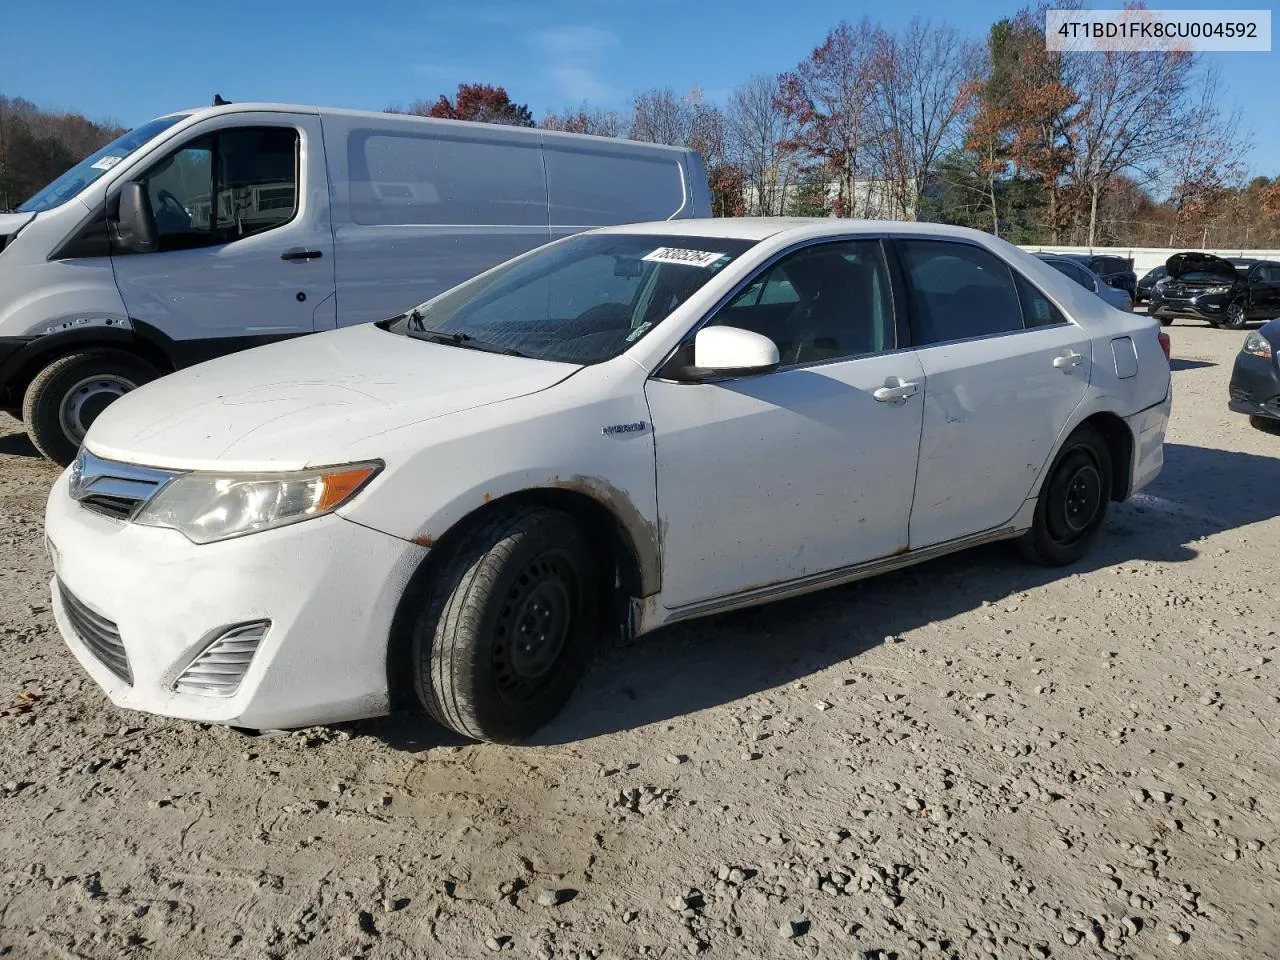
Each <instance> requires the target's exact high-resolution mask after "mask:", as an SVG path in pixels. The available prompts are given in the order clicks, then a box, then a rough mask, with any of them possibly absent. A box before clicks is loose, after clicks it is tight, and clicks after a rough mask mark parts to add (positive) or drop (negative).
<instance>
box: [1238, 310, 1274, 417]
mask: <svg viewBox="0 0 1280 960" xmlns="http://www.w3.org/2000/svg"><path fill="white" fill-rule="evenodd" d="M1229 390H1230V393H1229V399H1228V401H1227V406H1228V407H1230V408H1231V409H1232V410H1234V411H1235V412H1236V413H1247V414H1248V415H1249V422H1250V423H1251V424H1253V425H1254V426H1255V427H1257V428H1258V429H1259V430H1265V431H1267V432H1268V433H1280V320H1272V321H1271V322H1269V323H1265V324H1263V325H1262V327H1260V328H1259V329H1257V330H1251V331H1249V335H1248V336H1246V337H1245V338H1244V345H1243V346H1242V347H1241V348H1240V353H1239V354H1237V355H1236V365H1235V368H1234V369H1233V370H1232V371H1231V386H1230V388H1229Z"/></svg>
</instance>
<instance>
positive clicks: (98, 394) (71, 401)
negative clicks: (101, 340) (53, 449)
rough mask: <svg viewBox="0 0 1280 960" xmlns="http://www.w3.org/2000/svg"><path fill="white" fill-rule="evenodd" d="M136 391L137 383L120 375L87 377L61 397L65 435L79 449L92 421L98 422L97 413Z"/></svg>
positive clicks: (60, 408)
mask: <svg viewBox="0 0 1280 960" xmlns="http://www.w3.org/2000/svg"><path fill="white" fill-rule="evenodd" d="M137 388H138V385H137V384H136V383H134V382H133V381H131V380H129V379H127V378H126V377H122V376H120V375H119V374H103V375H100V376H96V377H85V378H84V379H83V380H81V381H80V382H79V383H77V384H75V385H74V386H72V387H71V389H70V390H68V391H67V393H66V395H65V396H64V397H63V398H62V403H61V405H60V406H59V410H58V419H59V421H60V422H61V424H62V432H63V433H64V434H66V436H67V439H68V440H70V441H71V442H72V443H74V444H76V446H79V445H80V441H82V440H83V439H84V435H85V434H86V433H88V432H89V427H91V426H92V425H93V421H94V420H96V419H98V414H100V413H102V411H103V410H105V409H107V406H108V405H110V404H111V403H112V402H113V401H115V400H119V399H120V398H121V397H123V396H124V395H125V394H126V393H128V392H129V391H130V390H136V389H137Z"/></svg>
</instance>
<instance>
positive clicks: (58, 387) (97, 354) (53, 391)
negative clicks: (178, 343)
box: [22, 348, 160, 467]
mask: <svg viewBox="0 0 1280 960" xmlns="http://www.w3.org/2000/svg"><path fill="white" fill-rule="evenodd" d="M158 376H160V371H159V370H157V369H156V368H155V367H153V366H152V365H151V364H149V363H147V362H146V361H145V360H142V359H141V358H139V357H136V356H134V355H133V354H131V353H126V352H124V351H123V350H111V349H102V348H99V349H93V350H84V351H82V352H80V353H72V354H68V355H67V356H65V357H59V358H58V359H57V360H55V361H53V363H51V364H49V365H48V366H47V367H45V368H44V369H43V370H41V371H40V372H39V373H38V374H36V376H35V379H34V380H32V381H31V383H30V384H28V386H27V390H26V393H25V394H24V395H23V398H22V420H23V422H24V423H25V424H26V426H27V434H28V436H30V437H31V442H32V443H34V444H35V446H36V449H37V450H39V451H40V452H41V453H42V454H44V455H45V456H46V457H48V458H49V459H50V460H52V461H54V462H55V463H59V464H61V465H62V466H64V467H65V466H66V465H67V464H69V463H70V462H71V461H72V460H73V459H75V455H76V451H77V450H79V449H80V443H81V441H82V440H84V435H85V433H86V432H87V431H88V429H89V427H90V426H91V425H92V424H93V421H94V420H96V419H97V418H98V415H99V414H101V413H102V411H103V410H105V409H106V408H107V407H108V406H109V405H110V404H111V403H113V402H115V401H116V400H118V399H119V398H120V397H122V396H124V395H125V394H126V393H128V392H129V391H130V390H133V389H136V388H137V387H140V386H142V385H143V384H144V383H149V382H150V381H152V380H154V379H156V377H158Z"/></svg>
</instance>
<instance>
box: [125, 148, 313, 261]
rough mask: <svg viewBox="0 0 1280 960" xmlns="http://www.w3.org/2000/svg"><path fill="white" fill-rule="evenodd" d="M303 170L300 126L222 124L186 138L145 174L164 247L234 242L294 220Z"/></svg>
mask: <svg viewBox="0 0 1280 960" xmlns="http://www.w3.org/2000/svg"><path fill="white" fill-rule="evenodd" d="M297 173H298V133H297V131H296V130H293V129H292V128H288V127H247V128H244V129H240V130H220V131H218V132H217V133H211V134H207V135H206V136H203V137H200V138H199V139H196V140H193V141H191V142H189V143H187V144H185V145H183V146H182V147H180V148H178V149H177V150H175V151H174V152H172V153H170V154H169V155H168V156H166V157H165V158H164V159H162V160H161V161H160V162H159V163H157V164H156V165H155V166H154V167H152V168H151V169H150V170H149V171H147V173H146V175H145V176H144V177H142V181H143V183H145V184H146V187H147V194H148V196H149V197H150V199H151V211H152V215H153V216H154V218H155V222H156V233H157V234H158V235H159V238H160V249H161V250H185V249H191V248H193V247H208V246H214V245H216V244H223V243H232V242H234V241H236V240H240V239H243V238H244V237H249V236H253V235H255V234H259V233H263V232H265V231H267V230H271V229H274V228H275V227H279V226H281V225H283V224H286V223H288V222H289V221H290V220H292V219H293V216H294V214H295V213H296V212H297V209H298V176H297ZM213 197H216V198H217V203H216V211H215V209H214V208H215V204H214V201H213V200H212V199H211V198H213Z"/></svg>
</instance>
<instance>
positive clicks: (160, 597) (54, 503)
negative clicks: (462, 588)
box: [45, 473, 427, 729]
mask: <svg viewBox="0 0 1280 960" xmlns="http://www.w3.org/2000/svg"><path fill="white" fill-rule="evenodd" d="M45 532H46V535H47V537H48V540H49V542H50V544H51V553H53V555H54V568H55V579H54V582H53V585H52V592H53V611H54V617H55V619H56V621H57V624H58V629H59V630H60V631H61V633H62V636H63V638H64V639H65V640H66V642H67V646H69V647H70V648H71V651H72V653H74V654H75V656H76V658H77V659H78V660H79V661H80V664H81V666H83V667H84V669H85V670H86V671H87V672H88V673H89V675H90V676H91V677H93V679H94V680H95V681H96V682H97V683H98V684H99V685H100V686H101V687H102V688H103V689H104V690H105V691H106V693H107V695H108V696H109V697H110V698H111V700H112V702H113V703H115V704H116V705H118V706H121V707H126V708H129V709H133V710H142V711H146V712H148V713H158V714H163V715H165V716H171V717H179V718H182V719H187V720H198V721H204V722H208V723H223V724H230V725H233V726H244V727H252V728H256V729H287V728H291V727H303V726H310V725H313V724H319V723H336V722H340V721H344V720H355V719H359V718H361V717H370V716H377V715H379V714H383V713H386V712H387V710H388V707H389V696H388V690H387V670H386V656H387V643H388V637H389V635H390V630H391V621H392V617H393V616H394V613H395V609H396V606H397V604H398V603H399V600H400V597H401V594H402V593H403V591H404V588H405V586H406V584H407V583H408V581H409V578H410V576H411V575H412V574H413V571H414V570H415V569H416V568H417V565H418V563H419V562H420V561H421V559H422V558H423V557H424V556H425V555H426V552H427V551H426V549H425V548H423V547H420V546H418V545H416V544H413V543H409V542H407V541H404V540H400V539H397V538H395V537H392V536H388V535H387V534H383V533H379V532H377V531H374V530H370V529H369V528H367V527H363V526H360V525H359V524H356V523H352V522H351V521H349V520H344V519H342V518H341V517H338V516H325V517H319V518H317V519H314V520H308V521H305V522H303V523H298V524H294V525H291V526H286V527H281V528H279V529H277V530H270V531H266V532H263V533H255V534H251V535H249V536H245V537H240V538H237V539H234V540H226V541H223V542H221V543H211V544H204V545H196V544H193V543H191V542H190V541H189V540H187V539H186V538H185V537H184V536H182V535H181V534H180V533H177V532H176V531H173V530H163V529H157V528H151V527H143V526H138V525H137V524H130V523H123V522H120V521H117V520H112V519H108V518H106V517H103V516H99V515H97V514H95V513H92V512H90V511H88V510H86V509H84V508H83V507H81V506H80V505H79V504H78V503H76V502H75V501H74V500H72V499H71V497H70V496H69V495H68V493H67V475H66V473H64V474H63V475H62V476H61V477H60V478H59V479H58V481H57V483H55V484H54V487H53V491H52V493H51V494H50V496H49V503H48V507H47V508H46V512H45ZM59 585H61V586H59ZM62 590H66V591H68V592H69V593H70V594H71V595H72V596H73V597H74V598H75V602H76V603H78V604H79V605H81V606H82V607H83V608H84V609H87V610H88V611H89V612H90V613H91V614H92V615H94V616H96V617H98V618H102V619H105V620H108V621H110V622H111V623H112V625H113V626H114V627H115V628H116V629H117V630H118V636H119V641H120V643H121V644H122V645H123V649H124V652H125V653H126V655H127V657H128V673H129V674H131V678H132V682H131V683H130V682H127V681H126V680H124V679H122V678H121V677H120V676H118V675H117V672H113V671H112V670H110V669H108V667H107V666H106V663H105V662H104V661H103V660H102V659H100V654H97V653H95V652H94V648H93V647H92V646H90V644H89V643H87V642H86V641H85V640H84V639H82V638H81V636H80V635H79V634H78V633H77V632H76V629H75V627H74V626H73V620H74V614H76V611H74V610H73V611H70V613H71V614H73V616H69V611H68V608H67V605H66V604H65V603H64V599H63V596H62ZM80 616H81V617H83V616H84V614H83V613H80ZM262 620H269V621H271V627H270V629H269V630H268V631H267V633H266V636H265V637H264V638H263V639H262V641H261V643H260V644H259V646H258V649H257V651H256V653H255V654H254V655H253V658H252V660H251V661H250V663H249V666H248V668H247V670H246V671H245V673H244V676H243V679H242V680H241V682H240V685H239V688H238V689H237V690H236V692H235V693H234V694H233V695H231V696H225V697H223V696H208V695H200V694H193V693H180V692H178V691H177V690H175V688H174V683H175V681H176V680H177V678H178V676H179V675H180V674H181V673H182V671H183V670H184V669H185V668H186V667H187V666H188V665H189V664H190V663H191V662H192V661H193V659H195V658H196V657H197V656H198V655H199V654H200V653H201V652H202V651H203V650H204V649H205V648H206V647H207V646H208V644H209V643H210V642H211V641H212V640H213V639H214V638H216V637H217V636H218V635H220V634H221V633H222V632H223V631H224V630H225V629H226V628H227V627H229V626H234V625H236V624H243V623H248V622H254V621H262ZM91 639H92V638H91Z"/></svg>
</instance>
